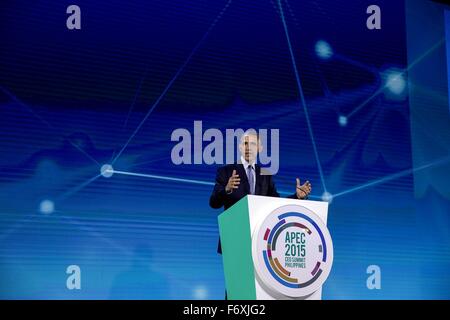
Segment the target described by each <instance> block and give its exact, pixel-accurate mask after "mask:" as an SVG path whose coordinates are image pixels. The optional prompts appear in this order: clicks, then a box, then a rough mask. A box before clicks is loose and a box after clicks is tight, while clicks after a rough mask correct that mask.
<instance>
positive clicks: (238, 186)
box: [209, 131, 311, 253]
mask: <svg viewBox="0 0 450 320" xmlns="http://www.w3.org/2000/svg"><path fill="white" fill-rule="evenodd" d="M239 151H240V153H241V161H240V163H238V164H229V165H226V166H224V167H221V168H219V169H217V175H216V184H215V185H214V189H213V192H212V194H211V197H210V198H209V205H210V206H211V207H212V208H214V209H219V208H221V207H224V209H225V210H226V209H228V208H229V207H231V206H232V205H233V204H235V203H236V202H238V201H239V200H240V199H242V198H243V197H245V196H246V195H248V194H254V195H260V196H269V197H279V196H280V195H279V193H278V192H277V189H276V187H275V183H274V181H273V178H272V176H271V175H268V174H261V167H260V166H259V165H258V164H256V158H257V154H258V152H261V151H262V144H261V141H260V140H259V138H258V136H257V134H256V132H254V131H250V132H245V133H244V135H243V136H242V138H241V141H240V144H239ZM310 193H311V184H310V183H309V181H306V182H305V183H304V184H303V185H300V179H298V178H297V185H296V192H295V193H294V194H292V195H290V196H289V198H293V199H307V198H308V195H309V194H310ZM217 251H218V252H219V253H222V248H221V246H220V239H219V246H218V250H217Z"/></svg>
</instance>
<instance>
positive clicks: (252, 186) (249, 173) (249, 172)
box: [247, 165, 255, 194]
mask: <svg viewBox="0 0 450 320" xmlns="http://www.w3.org/2000/svg"><path fill="white" fill-rule="evenodd" d="M252 170H253V168H252V166H251V165H249V166H248V167H247V178H248V184H249V185H250V193H251V194H255V183H254V178H253V172H252Z"/></svg>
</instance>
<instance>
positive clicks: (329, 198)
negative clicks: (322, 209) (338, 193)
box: [322, 191, 333, 203]
mask: <svg viewBox="0 0 450 320" xmlns="http://www.w3.org/2000/svg"><path fill="white" fill-rule="evenodd" d="M322 200H323V201H325V202H328V203H331V202H333V195H332V194H331V193H329V192H327V191H326V192H324V193H323V194H322Z"/></svg>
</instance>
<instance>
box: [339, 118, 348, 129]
mask: <svg viewBox="0 0 450 320" xmlns="http://www.w3.org/2000/svg"><path fill="white" fill-rule="evenodd" d="M347 121H348V119H347V117H346V116H339V125H340V126H341V127H345V126H346V125H347Z"/></svg>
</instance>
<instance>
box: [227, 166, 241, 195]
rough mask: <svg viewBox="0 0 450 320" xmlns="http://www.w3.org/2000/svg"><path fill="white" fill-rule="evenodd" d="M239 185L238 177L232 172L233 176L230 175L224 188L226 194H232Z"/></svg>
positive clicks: (234, 171)
mask: <svg viewBox="0 0 450 320" xmlns="http://www.w3.org/2000/svg"><path fill="white" fill-rule="evenodd" d="M240 183H241V179H240V178H239V175H238V174H236V170H233V174H232V175H231V177H230V179H228V183H227V185H226V187H225V192H226V193H231V192H233V189H237V188H239V184H240Z"/></svg>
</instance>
